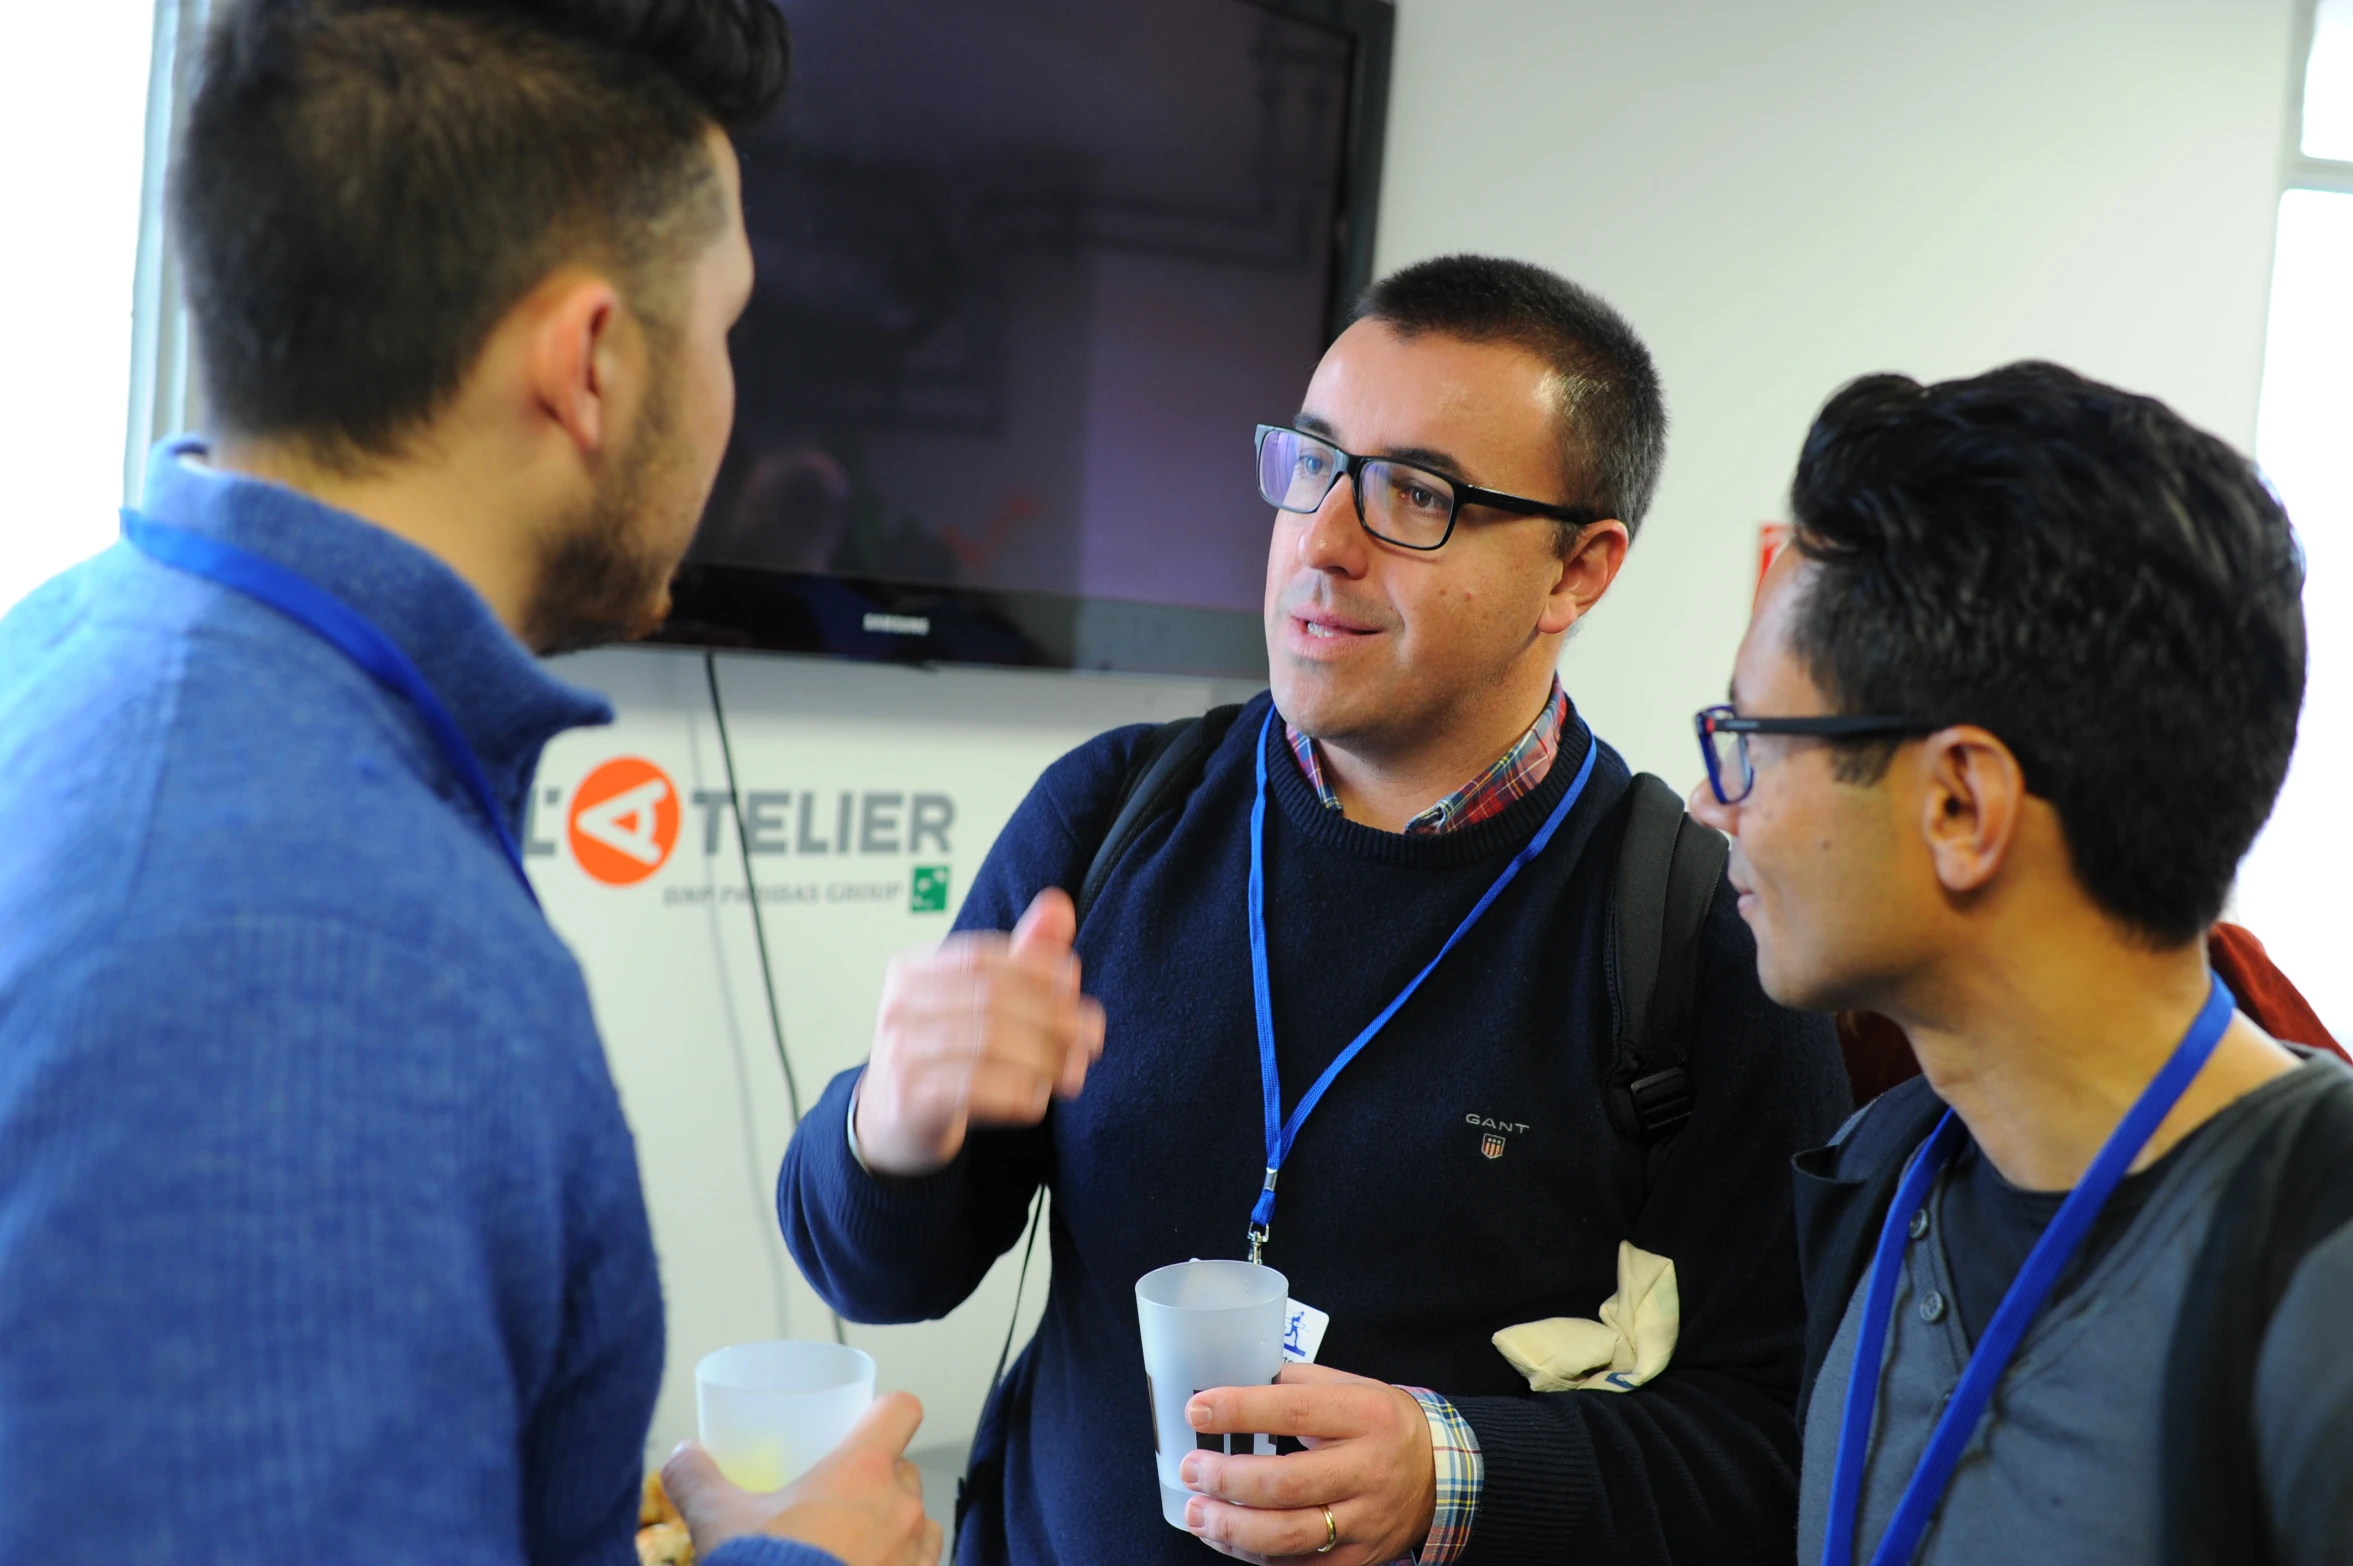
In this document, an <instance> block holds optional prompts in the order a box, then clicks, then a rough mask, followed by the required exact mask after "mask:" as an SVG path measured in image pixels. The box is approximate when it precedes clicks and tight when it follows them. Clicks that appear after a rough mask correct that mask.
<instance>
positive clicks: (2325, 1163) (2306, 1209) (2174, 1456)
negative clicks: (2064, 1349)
mask: <svg viewBox="0 0 2353 1566" xmlns="http://www.w3.org/2000/svg"><path fill="white" fill-rule="evenodd" d="M2214 1212H2215V1217H2214V1219H2213V1223H2212V1226H2211V1227H2210V1228H2209V1229H2208V1230H2207V1233H2206V1239H2205V1242H2204V1244H2203V1246H2202V1247H2201V1248H2200V1251H2199V1255H2198V1261H2197V1265H2196V1266H2195V1267H2193V1268H2191V1270H2190V1285H2189V1290H2188V1292H2187V1294H2186V1295H2185V1296H2184V1297H2183V1299H2182V1307H2181V1315H2180V1316H2179V1317H2177V1318H2176V1319H2175V1322H2174V1328H2173V1342H2172V1346H2171V1348H2170V1350H2169V1352H2168V1356H2167V1363H2166V1367H2165V1400H2164V1410H2165V1414H2164V1426H2163V1429H2162V1431H2161V1432H2160V1435H2159V1457H2158V1464H2159V1468H2158V1471H2159V1473H2160V1475H2161V1476H2162V1479H2161V1489H2160V1492H2159V1493H2160V1494H2162V1495H2163V1496H2164V1497H2165V1518H2164V1533H2163V1538H2164V1554H2163V1559H2164V1560H2165V1561H2166V1562H2167V1563H2168V1566H2224V1563H2226V1562H2227V1563H2233V1566H2236V1563H2241V1562H2246V1563H2261V1562H2265V1561H2269V1560H2273V1559H2275V1558H2276V1554H2277V1552H2276V1551H2275V1550H2274V1549H2273V1547H2272V1543H2273V1541H2272V1532H2271V1522H2270V1513H2269V1508H2268V1506H2267V1505H2266V1503H2265V1499H2264V1493H2263V1471H2262V1467H2261V1456H2260V1453H2259V1452H2258V1451H2257V1449H2256V1439H2255V1438H2256V1431H2255V1368H2256V1362H2257V1361H2258V1359H2259V1358H2260V1357H2261V1355H2262V1353H2263V1340H2264V1337H2265V1335H2266V1334H2267V1333H2268V1332H2269V1331H2270V1328H2271V1318H2272V1314H2273V1312H2274V1311H2275V1310H2277V1309H2278V1307H2279V1302H2280V1300H2281V1298H2282V1297H2283V1296H2285V1295H2286V1293H2287V1291H2288V1285H2289V1284H2291V1283H2292V1282H2294V1281H2295V1277H2296V1270H2297V1268H2299V1267H2301V1266H2302V1265H2303V1263H2304V1258H2305V1257H2307V1256H2308V1255H2310V1254H2311V1253H2312V1252H2313V1251H2314V1250H2315V1249H2317V1248H2318V1247H2319V1246H2320V1245H2321V1243H2322V1242H2323V1241H2325V1240H2327V1239H2328V1238H2330V1237H2331V1236H2332V1235H2334V1234H2336V1233H2337V1232H2338V1231H2339V1230H2341V1229H2343V1228H2344V1227H2345V1226H2346V1225H2347V1224H2348V1223H2353V1078H2346V1079H2343V1080H2341V1081H2337V1082H2332V1083H2331V1084H2330V1085H2329V1089H2328V1091H2327V1092H2325V1093H2321V1094H2318V1095H2315V1096H2314V1098H2313V1099H2312V1100H2311V1101H2310V1102H2309V1103H2308V1104H2306V1105H2305V1106H2303V1108H2302V1109H2301V1110H2300V1111H2299V1112H2298V1113H2297V1114H2296V1115H2295V1117H2294V1118H2293V1119H2292V1120H2291V1121H2290V1122H2289V1123H2288V1124H2286V1125H2283V1126H2281V1127H2279V1128H2278V1129H2277V1130H2276V1131H2275V1132H2274V1133H2273V1134H2272V1135H2270V1136H2269V1137H2267V1138H2266V1139H2265V1140H2264V1143H2263V1145H2262V1146H2261V1147H2259V1148H2257V1149H2256V1150H2255V1151H2254V1152H2253V1153H2252V1154H2251V1155H2249V1156H2248V1158H2247V1159H2246V1160H2245V1162H2243V1163H2242V1164H2240V1166H2239V1167H2238V1169H2237V1170H2235V1171H2234V1172H2233V1173H2232V1175H2231V1177H2230V1181H2229V1184H2228V1185H2226V1186H2225V1187H2224V1188H2223V1191H2222V1193H2221V1199H2220V1200H2219V1201H2218V1202H2217V1203H2216V1204H2215V1208H2214Z"/></svg>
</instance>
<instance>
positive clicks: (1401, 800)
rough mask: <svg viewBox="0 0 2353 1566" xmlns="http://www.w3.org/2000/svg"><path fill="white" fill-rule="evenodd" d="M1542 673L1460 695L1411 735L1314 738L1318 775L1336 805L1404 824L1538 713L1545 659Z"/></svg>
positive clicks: (1485, 762)
mask: <svg viewBox="0 0 2353 1566" xmlns="http://www.w3.org/2000/svg"><path fill="white" fill-rule="evenodd" d="M1541 673H1542V676H1543V678H1542V682H1541V683H1540V684H1539V685H1538V686H1537V687H1536V689H1535V693H1534V694H1533V695H1530V694H1527V693H1526V692H1525V691H1524V690H1521V689H1517V688H1515V690H1514V691H1513V693H1512V694H1511V695H1510V696H1509V697H1508V698H1506V699H1502V700H1493V701H1488V702H1484V703H1478V704H1475V705H1474V704H1472V703H1467V702H1466V703H1465V704H1464V705H1463V707H1462V708H1461V709H1459V711H1458V713H1457V714H1455V717H1456V720H1457V721H1454V722H1451V723H1449V724H1448V725H1447V726H1446V727H1444V728H1442V729H1438V730H1436V731H1434V732H1431V733H1428V734H1424V735H1417V736H1414V738H1413V740H1412V741H1411V742H1410V743H1406V744H1401V745H1396V746H1385V745H1383V744H1381V743H1380V742H1379V741H1377V740H1374V741H1359V740H1356V739H1353V738H1349V739H1340V740H1320V739H1319V740H1318V741H1316V749H1317V755H1318V759H1319V760H1320V762H1321V764H1322V767H1323V774H1324V781H1325V782H1326V783H1327V784H1329V785H1330V786H1331V789H1332V792H1333V794H1334V795H1336V796H1337V797H1338V798H1339V801H1340V810H1341V813H1342V814H1343V815H1345V816H1346V817H1347V818H1348V819H1349V820H1351V821H1354V822H1357V823H1358V824H1360V825H1362V826H1369V827H1374V828H1377V829H1378V830H1380V831H1383V832H1402V831H1404V830H1405V827H1406V824H1407V823H1408V822H1410V821H1412V820H1413V818H1414V817H1416V816H1418V815H1420V814H1421V813H1422V812H1423V811H1425V810H1427V809H1429V808H1430V806H1431V805H1433V804H1435V803H1436V802H1437V801H1439V800H1441V799H1444V798H1445V797H1446V796H1447V795H1449V794H1451V793H1453V792H1454V791H1455V790H1457V789H1459V788H1461V787H1462V786H1463V785H1464V784H1465V783H1468V782H1470V781H1471V780H1472V779H1473V778H1475V777H1477V776H1478V775H1479V774H1480V773H1482V772H1484V771H1485V770H1486V769H1487V768H1489V767H1490V766H1493V765H1494V764H1495V762H1496V760H1497V758H1499V757H1501V756H1502V755H1503V753H1504V752H1506V751H1508V750H1510V749H1511V748H1512V746H1513V745H1515V744H1517V743H1518V742H1519V739H1520V736H1521V735H1523V734H1526V733H1527V732H1528V729H1529V726H1530V725H1532V724H1534V723H1535V721H1536V720H1537V719H1538V718H1539V717H1541V716H1543V713H1544V704H1545V703H1546V702H1548V701H1550V700H1551V699H1552V681H1553V674H1552V670H1551V668H1550V667H1549V666H1547V667H1546V668H1544V669H1543V670H1542V671H1541ZM1526 683H1527V682H1525V681H1520V682H1515V687H1517V686H1524V685H1525V684H1526Z"/></svg>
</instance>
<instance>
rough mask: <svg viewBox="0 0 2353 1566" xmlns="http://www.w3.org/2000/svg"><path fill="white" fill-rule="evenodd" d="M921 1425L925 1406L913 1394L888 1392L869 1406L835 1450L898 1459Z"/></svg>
mask: <svg viewBox="0 0 2353 1566" xmlns="http://www.w3.org/2000/svg"><path fill="white" fill-rule="evenodd" d="M922 1424H923V1405H922V1404H921V1403H918V1402H917V1401H916V1400H915V1398H914V1395H913V1394H912V1393H907V1392H885V1393H884V1394H883V1395H882V1396H880V1397H878V1398H876V1399H875V1400H874V1401H873V1403H871V1404H870V1405H868V1407H867V1409H866V1412H865V1413H863V1414H861V1415H860V1416H859V1417H858V1422H857V1423H856V1424H854V1425H852V1426H851V1427H850V1433H849V1434H848V1435H846V1436H844V1437H842V1444H841V1445H840V1446H839V1447H837V1448H836V1449H835V1450H837V1451H849V1450H851V1449H853V1448H856V1449H872V1450H875V1451H881V1452H888V1453H890V1454H891V1456H893V1457H897V1456H899V1455H900V1454H902V1453H904V1452H905V1451H906V1450H907V1443H908V1442H909V1441H912V1440H913V1439H915V1432H916V1431H917V1430H918V1429H919V1428H921V1426H922Z"/></svg>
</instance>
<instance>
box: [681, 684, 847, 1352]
mask: <svg viewBox="0 0 2353 1566" xmlns="http://www.w3.org/2000/svg"><path fill="white" fill-rule="evenodd" d="M703 680H704V682H705V683H706V684H708V685H709V686H710V688H711V718H712V721H713V722H715V723H716V724H717V725H718V726H719V758H720V760H721V761H722V762H724V763H725V764H726V767H727V813H728V814H729V815H730V816H732V817H734V819H735V852H736V857H737V858H738V859H740V860H741V861H742V863H743V890H744V900H745V901H747V902H749V903H750V904H751V905H752V941H753V944H754V945H756V946H757V947H758V948H759V950H760V994H761V996H762V998H763V999H765V1000H766V1001H767V1002H768V1036H769V1037H770V1038H772V1039H774V1040H775V1041H776V1063H777V1064H778V1065H780V1066H782V1067H783V1068H784V1096H785V1098H786V1099H787V1100H788V1101H790V1103H791V1104H792V1112H793V1129H794V1130H796V1131H797V1130H799V1129H800V1125H801V1082H800V1078H798V1077H796V1076H794V1075H793V1062H792V1056H791V1055H789V1054H787V1053H786V1052H785V1048H784V1013H783V1012H782V1011H781V1010H780V1009H779V1008H778V1007H777V1004H776V970H775V969H774V967H772V966H771V965H770V963H769V961H768V923H767V920H766V919H765V918H764V917H763V916H762V915H761V913H760V883H759V881H758V879H757V878H756V877H754V876H753V874H752V844H751V839H750V838H749V837H748V836H746V835H745V833H744V824H743V796H742V794H741V793H740V792H739V791H738V790H737V789H736V786H735V745H734V742H733V741H731V740H730V739H729V738H728V736H727V703H726V702H725V701H724V700H722V699H721V698H720V695H719V658H718V654H717V653H715V652H713V651H712V650H711V649H710V648H708V647H706V648H704V649H703ZM827 1313H828V1314H829V1315H831V1316H832V1317H833V1340H834V1341H835V1342H836V1343H847V1342H848V1341H849V1340H848V1336H847V1335H846V1334H845V1333H844V1332H843V1331H842V1317H841V1312H840V1311H837V1310H832V1309H831V1308H830V1307H828V1311H827Z"/></svg>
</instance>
